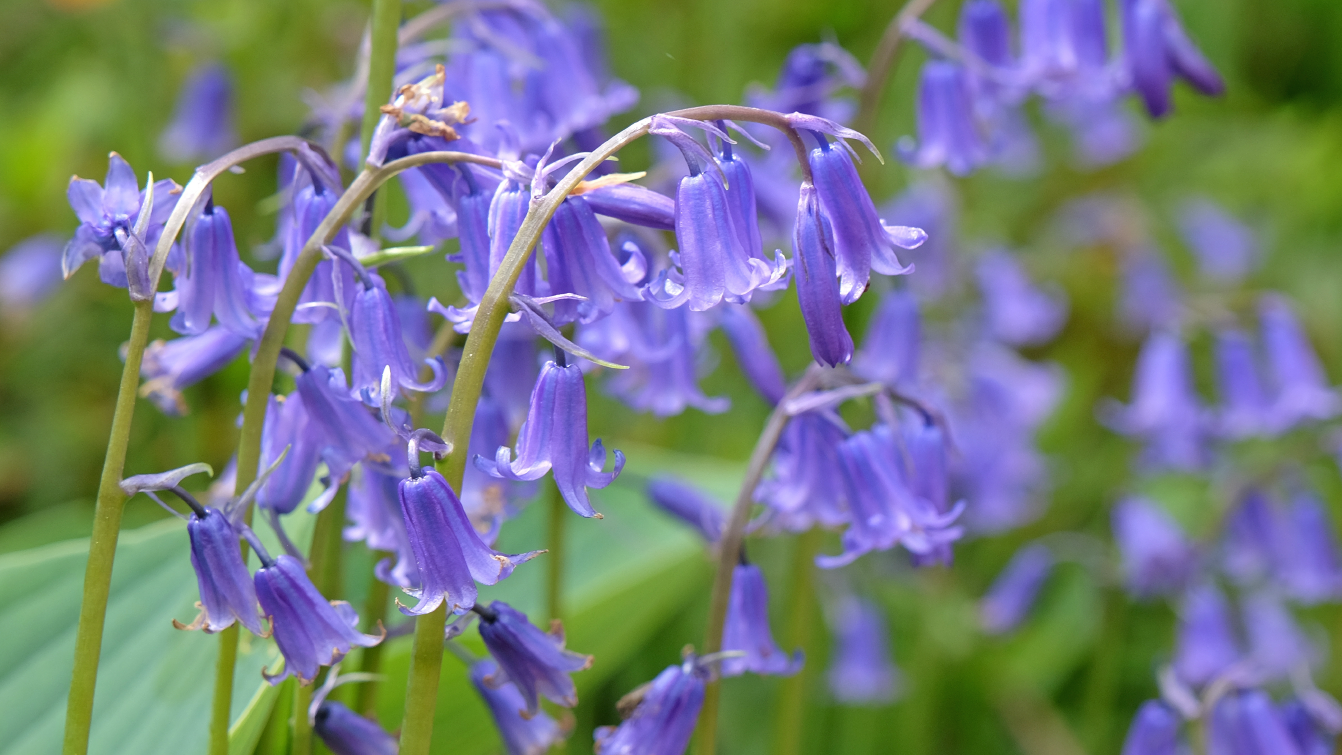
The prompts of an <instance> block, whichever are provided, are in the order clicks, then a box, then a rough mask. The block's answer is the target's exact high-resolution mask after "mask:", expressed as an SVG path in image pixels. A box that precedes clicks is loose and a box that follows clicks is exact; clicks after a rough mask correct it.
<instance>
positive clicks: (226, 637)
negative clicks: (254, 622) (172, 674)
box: [209, 543, 247, 755]
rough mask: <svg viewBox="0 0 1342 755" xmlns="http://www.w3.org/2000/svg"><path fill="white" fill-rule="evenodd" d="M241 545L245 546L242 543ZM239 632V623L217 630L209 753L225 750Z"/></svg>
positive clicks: (216, 754) (222, 754)
mask: <svg viewBox="0 0 1342 755" xmlns="http://www.w3.org/2000/svg"><path fill="white" fill-rule="evenodd" d="M243 547H244V548H245V547H247V546H246V544H245V543H244V544H243ZM244 558H245V557H244ZM239 632H240V630H239V629H238V625H237V624H234V625H233V626H231V627H229V628H228V629H225V630H224V631H222V632H220V633H219V658H218V659H217V660H216V661H215V664H214V698H213V699H212V700H211V701H210V749H209V753H210V755H227V753H228V726H229V724H230V723H232V721H233V667H234V666H235V665H237V662H238V641H239V640H240V639H241V637H240V635H239Z"/></svg>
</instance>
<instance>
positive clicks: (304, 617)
mask: <svg viewBox="0 0 1342 755" xmlns="http://www.w3.org/2000/svg"><path fill="white" fill-rule="evenodd" d="M255 581H256V597H257V599H258V600H260V602H261V610H262V611H264V612H265V614H266V616H268V617H270V625H271V629H272V630H273V631H274V633H275V643H276V644H277V645H279V647H280V652H281V653H283V654H284V671H283V673H280V674H276V675H273V676H272V675H270V674H268V673H266V672H265V671H264V670H262V675H264V676H265V677H266V680H267V681H269V682H270V683H271V684H279V683H280V681H281V680H282V679H284V678H285V677H288V676H291V675H292V676H297V677H298V679H299V681H300V683H302V684H308V683H310V682H311V681H312V680H313V679H315V678H317V673H318V672H319V671H320V670H321V667H322V666H329V665H331V664H333V663H337V662H339V661H340V659H341V658H344V657H345V654H346V653H348V652H349V650H350V648H351V647H354V646H356V645H357V646H360V647H372V646H374V645H376V644H378V643H379V642H381V641H382V637H374V636H373V635H368V634H361V633H360V632H359V631H358V630H357V627H358V625H359V617H358V615H356V614H355V613H354V609H353V608H350V605H349V604H348V603H345V602H343V601H338V600H333V601H327V600H326V599H325V598H323V597H322V594H321V593H320V592H318V591H317V588H316V587H315V586H313V584H312V580H311V579H309V578H308V574H307V571H306V570H305V569H304V568H303V563H302V562H301V561H299V560H298V559H296V558H294V557H293V556H290V555H288V554H281V555H280V557H279V558H277V559H275V560H274V561H271V562H270V563H267V564H265V565H263V566H262V567H261V568H260V569H258V570H257V571H256V577H255ZM383 636H385V632H384V633H383Z"/></svg>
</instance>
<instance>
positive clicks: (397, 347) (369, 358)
mask: <svg viewBox="0 0 1342 755" xmlns="http://www.w3.org/2000/svg"><path fill="white" fill-rule="evenodd" d="M349 327H350V341H351V342H352V343H353V345H354V358H353V372H354V385H353V390H354V392H355V393H357V394H358V395H360V396H361V397H363V399H364V402H365V403H369V402H371V400H372V397H373V396H374V395H376V392H377V390H378V389H379V388H380V387H381V383H382V373H383V372H384V371H385V370H391V382H392V386H393V387H394V388H399V389H404V390H409V391H417V392H420V393H432V392H434V391H437V390H438V389H440V388H442V387H443V384H444V383H445V382H446V381H447V371H446V369H444V367H443V361H442V360H441V359H439V358H437V357H432V358H430V359H425V360H424V364H426V365H428V366H429V368H430V369H431V370H432V372H433V376H432V377H431V378H429V380H427V381H424V382H421V381H420V380H419V367H418V365H416V364H415V363H414V361H413V360H412V359H411V358H410V350H409V348H408V347H407V346H406V343H405V337H404V335H403V334H402V332H401V316H400V315H399V314H398V313H397V311H396V303H395V302H394V301H392V298H391V295H390V294H388V293H387V285H386V284H385V283H383V281H382V278H381V277H380V276H379V275H377V273H368V274H367V275H366V276H365V277H364V279H363V281H362V282H361V283H360V291H359V293H357V294H355V296H354V306H353V307H352V308H351V309H350V319H349Z"/></svg>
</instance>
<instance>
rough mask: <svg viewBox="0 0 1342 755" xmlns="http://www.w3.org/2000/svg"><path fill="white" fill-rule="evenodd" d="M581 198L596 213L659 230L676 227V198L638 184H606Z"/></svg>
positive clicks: (585, 193) (669, 229)
mask: <svg viewBox="0 0 1342 755" xmlns="http://www.w3.org/2000/svg"><path fill="white" fill-rule="evenodd" d="M582 198H583V199H585V200H587V204H588V205H590V206H591V208H592V209H593V210H594V211H595V212H596V213H597V214H598V215H605V216H606V217H611V218H615V219H616V220H623V221H624V222H626V223H632V224H633V225H641V226H643V227H645V228H656V229H658V230H661V231H672V230H675V228H676V200H674V199H672V198H671V197H668V196H666V195H665V194H659V193H657V192H655V191H653V190H651V189H648V188H645V187H643V186H639V185H638V184H631V183H622V184H615V185H614V186H605V187H602V188H600V189H594V190H592V191H588V192H584V193H583V195H582Z"/></svg>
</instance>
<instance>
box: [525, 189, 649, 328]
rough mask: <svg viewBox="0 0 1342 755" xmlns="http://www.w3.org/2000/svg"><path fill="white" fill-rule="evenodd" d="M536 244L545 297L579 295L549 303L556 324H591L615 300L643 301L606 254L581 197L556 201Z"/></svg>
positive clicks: (597, 226) (603, 237)
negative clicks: (542, 266)
mask: <svg viewBox="0 0 1342 755" xmlns="http://www.w3.org/2000/svg"><path fill="white" fill-rule="evenodd" d="M541 246H542V248H543V250H544V253H545V271H546V277H547V278H548V280H549V283H550V293H551V294H552V295H553V294H576V295H578V296H580V297H582V300H581V301H573V300H561V301H557V302H555V305H554V306H555V321H556V322H557V323H560V324H562V323H567V322H572V321H574V320H579V321H581V322H592V321H593V320H596V319H598V318H600V317H603V316H605V315H607V314H609V313H610V311H611V309H613V308H614V307H615V302H617V301H640V300H641V299H642V298H643V297H642V295H641V294H640V293H639V290H638V288H637V287H636V286H635V285H634V284H633V282H632V281H631V280H630V279H629V278H630V276H628V275H627V273H626V271H625V270H624V269H622V268H621V266H620V263H619V262H617V261H616V259H615V257H614V256H613V255H612V254H611V252H610V243H609V242H608V241H607V240H606V231H605V229H603V228H602V227H601V222H600V221H599V220H597V218H596V213H594V212H593V211H592V208H591V206H590V205H588V204H587V200H586V199H584V198H583V197H580V196H579V197H569V198H567V199H565V200H564V201H563V202H560V203H559V207H557V208H556V209H555V213H554V217H553V218H552V219H551V220H550V223H549V224H548V225H546V226H545V230H544V231H543V232H542V234H541ZM639 272H640V273H641V272H642V271H639ZM640 277H641V276H640Z"/></svg>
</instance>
